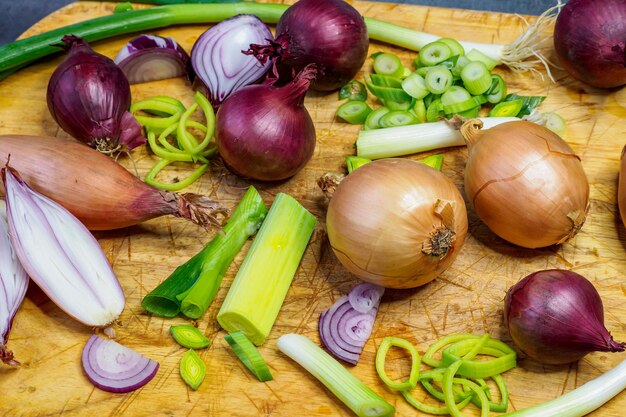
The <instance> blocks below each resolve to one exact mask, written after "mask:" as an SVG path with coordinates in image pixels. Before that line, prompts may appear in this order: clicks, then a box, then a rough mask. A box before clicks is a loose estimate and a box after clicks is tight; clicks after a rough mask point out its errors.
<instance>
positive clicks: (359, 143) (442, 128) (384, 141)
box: [356, 117, 519, 159]
mask: <svg viewBox="0 0 626 417" xmlns="http://www.w3.org/2000/svg"><path fill="white" fill-rule="evenodd" d="M479 120H481V121H482V122H483V126H484V127H483V129H489V128H491V127H494V126H496V125H499V124H501V123H505V122H511V121H514V120H519V119H518V118H516V117H481V118H479ZM462 145H465V139H463V136H461V132H459V131H458V130H457V129H455V128H454V127H453V126H451V125H450V124H449V123H448V122H446V121H440V122H431V123H420V124H415V125H409V126H396V127H388V128H383V129H371V130H361V131H360V132H359V134H358V136H357V140H356V149H357V155H358V156H361V157H364V158H368V159H381V158H392V157H395V156H402V155H409V154H413V153H418V152H425V151H430V150H433V149H440V148H447V147H451V146H462Z"/></svg>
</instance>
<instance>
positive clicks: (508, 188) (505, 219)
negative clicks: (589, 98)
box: [461, 120, 589, 248]
mask: <svg viewBox="0 0 626 417" xmlns="http://www.w3.org/2000/svg"><path fill="white" fill-rule="evenodd" d="M481 127H482V123H481V122H480V121H478V120H469V121H467V122H465V123H464V124H463V126H462V127H461V133H462V134H463V137H464V138H465V140H466V142H467V146H468V159H467V166H466V168H465V192H466V193H467V197H468V199H469V200H470V202H471V203H472V205H473V206H474V210H475V211H476V214H477V215H478V217H480V218H481V220H482V221H483V222H484V223H485V224H486V225H487V226H488V227H489V229H491V230H492V231H493V232H494V233H495V234H497V235H498V236H500V237H501V238H503V239H505V240H507V241H509V242H511V243H514V244H516V245H518V246H522V247H525V248H541V247H545V246H550V245H554V244H560V243H563V242H565V241H567V240H568V239H570V238H571V237H573V236H574V235H575V234H576V233H577V232H578V230H579V229H580V228H581V227H582V225H583V223H584V222H585V218H586V216H587V210H588V208H589V183H588V182H587V177H586V175H585V172H584V171H583V167H582V164H581V162H580V158H579V157H578V156H577V155H576V154H575V153H574V151H572V149H571V148H570V147H569V146H568V145H567V143H565V141H563V139H561V138H560V137H559V136H558V135H557V134H556V133H553V132H552V131H551V130H549V129H547V128H545V127H543V126H539V125H537V124H535V123H531V122H527V121H513V122H507V123H503V124H500V125H498V126H495V127H492V128H491V129H485V130H480V129H481Z"/></svg>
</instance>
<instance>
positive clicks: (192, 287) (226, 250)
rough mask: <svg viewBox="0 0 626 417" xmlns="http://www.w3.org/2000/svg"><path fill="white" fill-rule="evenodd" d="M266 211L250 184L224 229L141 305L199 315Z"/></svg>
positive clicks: (166, 313) (168, 312) (169, 313)
mask: <svg viewBox="0 0 626 417" xmlns="http://www.w3.org/2000/svg"><path fill="white" fill-rule="evenodd" d="M266 213H267V209H266V208H265V204H264V203H263V199H262V198H261V196H260V195H259V193H258V192H257V191H256V189H255V188H254V187H250V188H249V189H248V191H247V192H246V194H245V195H244V196H243V198H242V199H241V201H240V202H239V204H238V205H237V208H236V209H235V211H234V212H233V214H232V215H231V217H230V218H229V219H228V222H227V223H226V225H225V226H224V228H223V232H222V233H218V234H216V235H215V237H214V238H213V239H212V240H211V241H210V242H209V244H208V245H207V246H206V247H205V248H204V249H203V250H202V251H200V252H199V253H197V254H196V255H195V256H194V257H192V258H191V259H190V260H189V261H187V262H185V263H184V264H182V265H181V266H179V267H178V268H176V270H175V271H174V272H173V273H172V274H171V275H170V276H169V277H168V278H167V279H166V280H165V281H163V282H162V283H161V284H160V285H159V286H158V287H156V288H155V289H154V290H152V291H151V292H150V293H149V294H148V295H146V296H145V297H144V299H143V300H142V302H141V306H142V307H143V308H144V309H146V310H147V311H148V312H150V313H152V314H156V315H158V316H163V317H174V316H176V315H177V314H178V313H179V312H181V311H182V312H183V313H184V314H185V315H186V316H187V317H189V318H194V319H196V318H199V317H201V316H202V314H204V312H205V311H206V309H207V308H208V306H209V304H211V301H212V300H213V298H214V297H215V294H216V293H217V290H218V289H219V286H220V284H221V281H222V278H223V276H224V273H225V271H226V269H227V268H228V266H229V265H230V264H231V262H232V260H233V259H234V258H235V256H236V255H237V253H238V252H239V251H240V250H241V247H242V246H243V245H244V243H245V242H246V240H247V239H248V238H249V237H250V236H252V235H254V234H255V233H256V231H257V230H258V229H259V227H260V225H261V222H262V221H263V219H264V218H265V215H266Z"/></svg>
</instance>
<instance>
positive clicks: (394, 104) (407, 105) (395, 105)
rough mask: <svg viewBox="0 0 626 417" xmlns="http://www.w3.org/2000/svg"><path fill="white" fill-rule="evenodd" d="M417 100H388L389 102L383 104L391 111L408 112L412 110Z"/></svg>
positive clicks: (384, 101) (385, 101)
mask: <svg viewBox="0 0 626 417" xmlns="http://www.w3.org/2000/svg"><path fill="white" fill-rule="evenodd" d="M414 101H415V99H412V100H409V101H407V100H400V101H398V100H391V99H387V100H383V103H384V104H385V107H387V108H388V109H389V110H392V111H394V110H403V111H408V110H409V109H411V108H412V107H413V103H414Z"/></svg>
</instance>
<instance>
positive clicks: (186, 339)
mask: <svg viewBox="0 0 626 417" xmlns="http://www.w3.org/2000/svg"><path fill="white" fill-rule="evenodd" d="M170 333H171V335H172V337H173V338H174V340H176V343H178V344H179V345H181V346H182V347H186V348H187V349H203V348H205V347H207V346H209V345H210V344H211V341H210V340H209V339H208V338H207V337H206V336H205V335H204V334H202V332H201V331H200V330H199V329H198V328H197V327H195V326H192V325H191V324H179V325H175V326H171V327H170Z"/></svg>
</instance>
